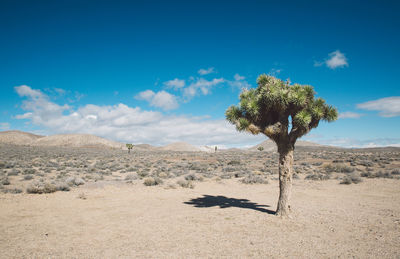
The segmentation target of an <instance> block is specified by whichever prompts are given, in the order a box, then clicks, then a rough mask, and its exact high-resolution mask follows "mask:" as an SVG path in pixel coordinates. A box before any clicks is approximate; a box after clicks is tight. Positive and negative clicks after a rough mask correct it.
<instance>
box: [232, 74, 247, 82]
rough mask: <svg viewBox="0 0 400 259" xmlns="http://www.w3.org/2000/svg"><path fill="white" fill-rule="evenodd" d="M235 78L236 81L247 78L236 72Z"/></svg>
mask: <svg viewBox="0 0 400 259" xmlns="http://www.w3.org/2000/svg"><path fill="white" fill-rule="evenodd" d="M233 78H234V79H235V80H236V81H240V80H244V79H246V78H245V77H244V76H241V75H239V74H235V75H234V76H233Z"/></svg>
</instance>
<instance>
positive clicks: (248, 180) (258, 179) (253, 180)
mask: <svg viewBox="0 0 400 259" xmlns="http://www.w3.org/2000/svg"><path fill="white" fill-rule="evenodd" d="M240 181H241V182H242V183H245V184H257V183H259V184H267V183H268V180H267V179H265V178H264V177H262V176H259V175H253V174H250V175H248V176H246V177H245V178H243V179H242V180H240Z"/></svg>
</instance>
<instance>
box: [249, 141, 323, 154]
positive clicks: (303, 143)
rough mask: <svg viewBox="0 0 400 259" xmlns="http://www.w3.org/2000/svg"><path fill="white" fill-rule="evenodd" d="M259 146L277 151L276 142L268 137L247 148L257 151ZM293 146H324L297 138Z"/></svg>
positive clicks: (266, 149) (265, 149)
mask: <svg viewBox="0 0 400 259" xmlns="http://www.w3.org/2000/svg"><path fill="white" fill-rule="evenodd" d="M259 147H263V148H264V151H277V147H276V144H275V143H274V142H273V141H272V140H270V139H267V140H265V141H263V142H261V143H260V144H258V145H255V146H253V147H251V148H249V149H248V150H250V151H258V148H259ZM295 147H324V146H323V145H320V144H318V143H314V142H310V141H302V140H298V141H297V142H296V144H295Z"/></svg>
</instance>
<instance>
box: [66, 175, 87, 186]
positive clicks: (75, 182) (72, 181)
mask: <svg viewBox="0 0 400 259" xmlns="http://www.w3.org/2000/svg"><path fill="white" fill-rule="evenodd" d="M66 183H67V184H68V185H69V186H79V185H83V184H85V181H84V180H83V179H82V178H80V177H74V176H72V177H68V178H67V180H66Z"/></svg>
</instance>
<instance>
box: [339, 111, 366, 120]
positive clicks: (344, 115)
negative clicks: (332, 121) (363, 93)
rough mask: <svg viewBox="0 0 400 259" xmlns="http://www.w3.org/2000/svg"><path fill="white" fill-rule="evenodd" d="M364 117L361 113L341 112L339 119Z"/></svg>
mask: <svg viewBox="0 0 400 259" xmlns="http://www.w3.org/2000/svg"><path fill="white" fill-rule="evenodd" d="M361 116H362V114H360V113H356V112H341V113H339V119H358V118H360V117H361Z"/></svg>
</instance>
